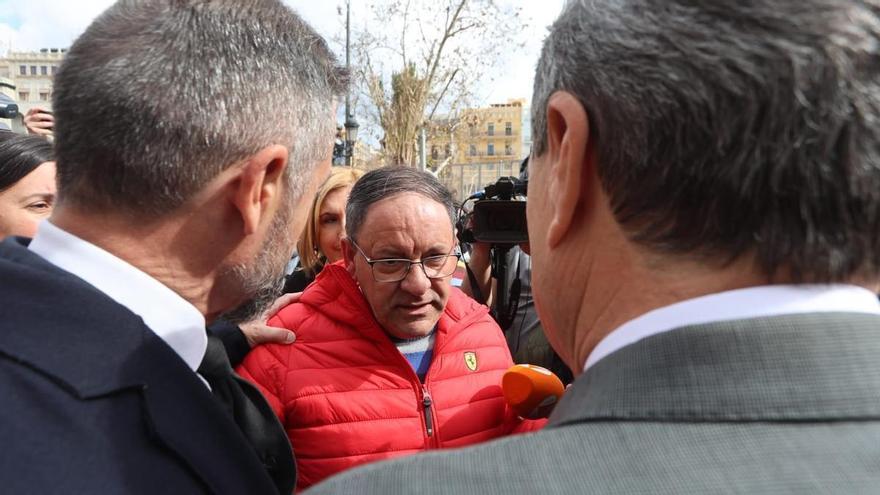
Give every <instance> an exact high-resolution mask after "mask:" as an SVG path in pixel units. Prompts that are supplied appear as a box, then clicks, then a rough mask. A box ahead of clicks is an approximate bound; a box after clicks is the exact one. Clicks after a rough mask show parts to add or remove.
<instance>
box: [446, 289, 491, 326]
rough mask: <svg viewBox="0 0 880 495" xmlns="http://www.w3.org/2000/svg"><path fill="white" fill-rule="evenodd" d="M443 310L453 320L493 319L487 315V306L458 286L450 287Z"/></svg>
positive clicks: (475, 320)
mask: <svg viewBox="0 0 880 495" xmlns="http://www.w3.org/2000/svg"><path fill="white" fill-rule="evenodd" d="M443 312H444V314H445V315H446V316H447V317H448V318H451V319H453V320H455V321H463V320H468V321H473V322H478V321H492V322H494V321H495V320H493V319H492V317H491V316H490V315H489V308H488V307H487V306H486V305H485V304H480V303H478V302H477V301H475V300H474V299H473V298H472V297H470V296H468V295H467V294H465V293H464V292H462V290H461V289H459V288H458V287H452V288H451V290H450V292H449V298H448V299H447V300H446V308H445V309H444V311H443Z"/></svg>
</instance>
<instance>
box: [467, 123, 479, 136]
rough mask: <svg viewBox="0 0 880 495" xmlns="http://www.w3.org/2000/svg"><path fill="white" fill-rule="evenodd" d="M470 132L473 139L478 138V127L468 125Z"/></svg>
mask: <svg viewBox="0 0 880 495" xmlns="http://www.w3.org/2000/svg"><path fill="white" fill-rule="evenodd" d="M468 131H470V135H471V137H474V136H476V135H477V126H475V125H474V124H468Z"/></svg>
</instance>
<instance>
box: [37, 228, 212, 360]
mask: <svg viewBox="0 0 880 495" xmlns="http://www.w3.org/2000/svg"><path fill="white" fill-rule="evenodd" d="M28 248H29V249H30V250H31V251H33V252H34V253H36V254H38V255H40V256H41V257H43V258H44V259H46V261H48V262H50V263H52V264H53V265H55V266H57V267H58V268H61V269H62V270H65V271H67V272H70V273H72V274H74V275H76V276H77V277H79V278H81V279H83V280H85V281H86V282H88V283H89V284H91V285H92V286H94V287H95V288H96V289H98V290H99V291H101V292H103V293H104V294H106V295H107V296H109V297H110V298H111V299H113V300H114V301H116V302H117V303H119V304H121V305H122V306H125V307H126V308H128V309H129V310H130V311H131V312H133V313H135V314H136V315H138V316H140V317H141V318H142V319H143V320H144V323H145V324H146V325H147V327H149V328H150V329H151V330H152V331H153V332H155V333H156V335H158V336H159V337H160V338H161V339H162V340H164V341H165V343H166V344H168V346H169V347H171V349H173V350H174V352H176V353H177V354H178V355H179V356H180V357H181V359H183V361H184V362H186V364H187V366H189V367H190V368H191V369H192V370H193V371H195V370H196V369H197V368H198V366H199V364H200V363H201V362H202V358H203V357H204V355H205V349H206V348H207V345H208V337H207V334H206V332H205V318H204V316H203V315H202V313H201V312H200V311H199V310H198V309H197V308H196V307H195V306H193V305H192V304H191V303H189V302H188V301H187V300H185V299H183V298H182V297H180V295H178V294H177V293H176V292H174V291H173V290H171V289H170V288H168V287H167V286H165V285H163V284H162V283H161V282H159V281H158V280H156V279H154V278H152V277H151V276H149V275H147V274H146V273H144V272H142V271H141V270H139V269H137V268H135V267H134V266H132V265H131V264H129V263H127V262H125V261H123V260H122V259H120V258H117V257H116V256H114V255H112V254H110V253H108V252H107V251H105V250H103V249H101V248H99V247H98V246H95V245H94V244H91V243H89V242H87V241H84V240H82V239H80V238H79V237H76V236H74V235H73V234H70V233H69V232H66V231H64V230H62V229H60V228H58V227H57V226H55V225H53V224H52V223H51V222H49V221H45V222H42V223H41V224H40V227H39V229H38V231H37V234H36V235H35V236H34V239H33V241H31V243H30V245H29V246H28Z"/></svg>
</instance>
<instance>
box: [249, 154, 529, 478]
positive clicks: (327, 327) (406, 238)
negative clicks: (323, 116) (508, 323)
mask: <svg viewBox="0 0 880 495" xmlns="http://www.w3.org/2000/svg"><path fill="white" fill-rule="evenodd" d="M453 215H454V207H453V203H452V197H451V194H450V193H449V191H448V190H447V189H446V188H445V187H444V186H443V185H442V184H440V182H439V181H437V179H436V178H434V177H433V176H432V175H430V174H428V173H425V172H419V171H417V170H415V169H412V168H384V169H379V170H375V171H373V172H370V173H368V174H366V175H365V176H364V177H363V178H361V179H360V180H359V181H358V182H357V183H356V184H355V186H354V188H353V189H352V191H351V195H350V196H349V203H348V206H347V208H346V219H347V220H348V224H347V226H346V232H347V234H348V238H347V239H345V240H344V241H343V253H344V256H345V259H344V260H342V261H340V262H339V263H337V264H333V265H329V266H327V267H325V268H324V270H323V271H322V272H321V274H320V275H319V276H318V278H317V279H316V280H315V282H314V283H313V284H312V285H311V286H309V288H308V289H306V291H305V293H304V294H303V295H302V298H301V299H300V301H299V302H298V303H296V304H293V305H291V306H288V307H286V308H284V309H282V310H281V311H280V312H279V313H278V314H277V315H276V316H275V318H273V319H272V320H270V322H269V324H270V325H272V326H278V327H285V328H289V329H292V330H295V331H296V334H297V341H296V343H295V344H293V345H290V346H285V345H277V344H271V345H265V346H261V347H258V348H256V349H254V350H253V351H252V352H251V353H250V354H249V355H248V357H247V359H246V360H245V361H244V363H243V364H242V366H241V367H240V368H239V370H238V371H239V373H240V374H241V375H242V376H243V377H245V378H247V379H249V380H251V381H253V382H254V383H255V384H256V385H257V386H258V387H259V388H260V389H261V391H262V392H263V394H264V395H265V396H266V398H267V399H268V400H269V402H270V404H271V405H272V407H273V408H274V410H275V412H276V413H277V414H278V416H279V418H281V421H282V423H283V424H284V426H285V429H286V430H287V434H288V436H289V437H290V441H291V444H292V445H293V450H294V454H295V456H296V459H297V467H298V473H299V480H298V482H297V487H298V489H303V488H306V487H308V486H310V485H312V484H314V483H317V482H318V481H321V480H322V479H324V478H326V477H328V476H330V475H332V474H335V473H338V472H340V471H342V470H345V469H348V468H351V467H354V466H358V465H361V464H364V463H367V462H373V461H377V460H382V459H389V458H392V457H396V456H400V455H405V454H412V453H416V452H420V451H423V450H428V449H436V448H447V447H461V446H465V445H472V444H474V443H478V442H483V441H486V440H489V439H492V438H497V437H500V436H503V435H507V434H509V433H512V432H519V431H528V430H534V429H537V428H539V427H540V426H542V425H543V422H539V421H523V420H521V419H520V418H518V417H517V416H516V415H515V413H514V412H513V411H512V410H511V409H510V408H509V407H508V406H507V405H506V403H505V401H504V398H503V396H502V394H501V376H502V374H503V373H504V371H505V370H507V368H509V367H510V366H512V364H513V362H512V360H511V357H510V352H509V351H508V348H507V344H506V342H505V340H504V336H503V335H502V333H501V329H500V328H499V327H498V325H497V324H496V323H495V321H494V320H493V319H492V318H491V317H490V316H489V314H488V311H487V309H486V307H485V306H482V305H480V304H478V303H476V302H475V301H473V300H472V299H470V298H468V297H467V296H466V295H464V294H463V293H462V292H461V291H459V290H458V289H456V288H453V287H452V286H451V284H450V277H451V275H452V273H453V271H454V270H455V267H456V264H457V261H458V255H457V254H456V247H457V246H456V241H455V233H454V230H453V221H452V220H453Z"/></svg>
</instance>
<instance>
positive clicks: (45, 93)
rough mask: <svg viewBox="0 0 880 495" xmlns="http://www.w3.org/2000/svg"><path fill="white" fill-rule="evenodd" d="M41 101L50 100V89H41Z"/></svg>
mask: <svg viewBox="0 0 880 495" xmlns="http://www.w3.org/2000/svg"><path fill="white" fill-rule="evenodd" d="M40 101H49V92H48V91H40Z"/></svg>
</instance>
